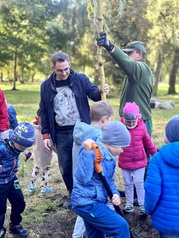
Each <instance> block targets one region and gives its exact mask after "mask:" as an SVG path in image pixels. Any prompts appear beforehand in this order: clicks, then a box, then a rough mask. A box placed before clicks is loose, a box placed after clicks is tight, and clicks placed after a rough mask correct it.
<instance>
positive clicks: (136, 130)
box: [118, 102, 157, 216]
mask: <svg viewBox="0 0 179 238" xmlns="http://www.w3.org/2000/svg"><path fill="white" fill-rule="evenodd" d="M120 121H121V122H122V123H123V124H124V125H125V126H126V127H127V129H128V131H129V133H130V136H131V143H130V145H129V146H128V147H126V148H124V151H123V152H122V153H121V154H120V155H119V157H118V166H119V167H120V168H121V169H122V174H123V179H124V186H125V196H126V206H125V207H124V209H123V211H124V212H125V213H129V212H133V211H134V207H133V193H134V186H135V188H136V192H137V198H138V203H139V215H140V216H145V215H147V214H146V212H145V209H144V195H145V194H144V172H145V167H146V166H147V163H148V162H147V157H146V150H147V151H148V153H149V154H150V155H154V154H155V153H156V152H157V148H156V146H155V145H154V144H153V143H152V140H151V138H150V136H149V134H148V132H147V128H146V126H145V124H144V122H143V121H142V119H141V114H140V112H139V107H138V106H137V105H136V103H135V102H133V103H131V102H127V103H126V105H125V106H124V108H123V117H122V118H121V119H120Z"/></svg>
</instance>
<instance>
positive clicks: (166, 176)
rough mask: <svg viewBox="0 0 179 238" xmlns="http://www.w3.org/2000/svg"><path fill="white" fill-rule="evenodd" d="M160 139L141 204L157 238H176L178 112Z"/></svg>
mask: <svg viewBox="0 0 179 238" xmlns="http://www.w3.org/2000/svg"><path fill="white" fill-rule="evenodd" d="M164 139H165V143H166V145H163V146H162V147H161V148H160V150H159V152H158V153H156V154H155V155H154V156H153V157H152V159H151V161H150V163H149V168H148V172H147V177H146V180H145V183H144V188H145V203H144V206H145V210H146V212H147V213H148V214H149V215H151V218H152V224H153V227H154V228H155V229H156V230H158V231H159V237H160V238H179V115H177V116H174V117H172V118H171V119H170V120H169V122H168V123H167V125H166V127H165V136H164Z"/></svg>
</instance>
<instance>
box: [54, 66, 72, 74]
mask: <svg viewBox="0 0 179 238" xmlns="http://www.w3.org/2000/svg"><path fill="white" fill-rule="evenodd" d="M68 70H69V67H68V68H66V69H56V71H57V72H58V73H61V74H62V73H63V72H64V73H66V72H67V71H68Z"/></svg>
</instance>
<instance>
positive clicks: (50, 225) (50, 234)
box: [35, 199, 158, 238]
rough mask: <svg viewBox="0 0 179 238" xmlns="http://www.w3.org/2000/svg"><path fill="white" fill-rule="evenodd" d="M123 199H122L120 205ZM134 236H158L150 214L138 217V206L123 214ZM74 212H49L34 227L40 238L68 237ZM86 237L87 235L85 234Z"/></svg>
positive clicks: (70, 210) (71, 229) (74, 215)
mask: <svg viewBox="0 0 179 238" xmlns="http://www.w3.org/2000/svg"><path fill="white" fill-rule="evenodd" d="M124 203H125V199H122V206H123V204H124ZM124 217H125V219H126V220H127V221H128V224H129V226H130V230H131V232H132V234H133V237H134V238H158V232H157V231H156V230H155V229H154V228H153V227H152V224H151V219H150V216H147V217H146V218H143V219H142V218H140V217H139V215H138V207H135V211H134V212H133V213H130V214H124ZM75 220H76V214H75V213H74V212H73V210H72V209H67V210H66V209H64V208H62V207H59V211H57V213H56V214H53V213H50V214H49V215H48V216H47V217H46V218H45V219H44V221H43V225H40V226H38V227H36V228H35V229H36V230H37V231H40V234H39V235H40V236H39V237H40V238H44V237H45V238H69V237H72V233H73V227H74V224H75ZM85 237H87V236H85Z"/></svg>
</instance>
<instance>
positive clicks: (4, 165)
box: [0, 122, 34, 238]
mask: <svg viewBox="0 0 179 238" xmlns="http://www.w3.org/2000/svg"><path fill="white" fill-rule="evenodd" d="M33 143H34V127H33V125H31V124H29V123H27V122H21V123H19V124H18V126H17V127H16V128H15V130H14V131H13V130H11V129H10V130H7V131H4V132H2V134H1V136H0V155H1V156H0V238H4V237H5V234H6V229H5V227H4V220H5V214H6V205H7V199H8V200H9V202H10V204H11V215H10V224H9V231H10V233H12V234H15V235H18V237H21V238H25V237H27V236H28V234H29V233H28V231H27V230H25V229H24V228H23V227H22V226H21V225H20V223H21V221H22V216H21V213H22V212H23V211H24V209H25V201H24V196H23V194H22V191H21V187H20V184H19V181H18V179H17V177H16V173H17V171H18V156H19V154H20V153H21V152H22V151H24V150H25V149H26V148H27V147H30V146H32V145H33Z"/></svg>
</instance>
